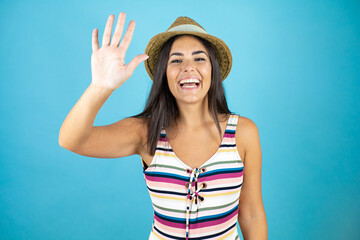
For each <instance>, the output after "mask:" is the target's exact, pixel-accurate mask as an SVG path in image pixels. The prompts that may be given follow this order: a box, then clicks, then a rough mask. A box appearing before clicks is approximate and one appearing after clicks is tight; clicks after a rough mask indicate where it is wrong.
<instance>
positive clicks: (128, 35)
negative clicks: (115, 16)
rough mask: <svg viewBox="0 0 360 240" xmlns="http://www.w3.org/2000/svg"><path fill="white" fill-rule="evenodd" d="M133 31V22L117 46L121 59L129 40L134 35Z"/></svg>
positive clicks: (123, 56)
mask: <svg viewBox="0 0 360 240" xmlns="http://www.w3.org/2000/svg"><path fill="white" fill-rule="evenodd" d="M134 29H135V21H130V23H129V26H128V28H127V30H126V33H125V36H124V38H123V40H122V41H121V43H120V46H119V47H120V48H121V49H122V51H121V55H122V56H121V57H122V58H125V53H126V51H127V49H128V47H129V45H130V42H131V38H132V35H133V33H134Z"/></svg>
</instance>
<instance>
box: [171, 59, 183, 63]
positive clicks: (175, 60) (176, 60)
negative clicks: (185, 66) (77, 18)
mask: <svg viewBox="0 0 360 240" xmlns="http://www.w3.org/2000/svg"><path fill="white" fill-rule="evenodd" d="M179 62H181V60H179V59H174V60H172V61H171V63H179Z"/></svg>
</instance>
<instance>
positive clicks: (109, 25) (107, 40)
mask: <svg viewBox="0 0 360 240" xmlns="http://www.w3.org/2000/svg"><path fill="white" fill-rule="evenodd" d="M114 18H115V16H114V15H113V14H111V15H110V16H109V18H108V20H107V22H106V26H105V31H104V35H103V39H102V46H109V45H110V38H111V29H112V26H113V23H114Z"/></svg>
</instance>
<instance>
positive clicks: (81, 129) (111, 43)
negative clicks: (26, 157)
mask: <svg viewBox="0 0 360 240" xmlns="http://www.w3.org/2000/svg"><path fill="white" fill-rule="evenodd" d="M114 18H115V16H114V15H110V16H109V18H108V21H107V23H106V26H105V31H104V35H103V38H102V46H101V48H100V46H99V39H98V30H97V29H94V30H93V34H92V50H93V52H92V55H91V76H92V82H91V84H90V86H89V87H88V89H87V90H86V91H85V93H84V94H83V95H82V96H81V98H80V100H79V101H78V102H77V103H76V104H75V106H74V107H73V109H72V110H71V111H70V113H69V114H68V116H67V117H66V119H65V120H64V122H63V124H62V126H61V129H60V132H59V144H60V146H62V147H64V148H66V149H68V150H70V151H73V152H75V153H78V154H81V155H84V156H91V157H106V158H108V157H123V156H128V155H132V154H136V153H138V151H139V149H138V146H139V145H140V144H141V142H142V139H141V136H142V135H141V134H140V133H142V130H143V129H141V127H142V126H143V123H142V122H141V120H136V119H123V120H120V121H118V122H116V123H114V124H111V125H107V126H99V127H97V126H96V127H94V126H93V123H94V120H95V117H96V115H97V113H98V111H99V110H100V108H101V107H102V105H103V104H104V103H105V101H106V100H107V99H108V97H109V96H110V95H111V94H112V92H113V91H114V90H115V89H117V88H119V87H120V86H121V85H122V84H123V83H124V82H125V81H126V80H127V79H128V78H129V77H130V76H131V75H132V73H133V71H134V70H135V68H136V67H137V66H138V65H139V63H140V62H142V61H144V60H145V59H146V58H147V57H148V56H147V55H146V54H140V55H138V56H136V57H134V58H133V59H132V61H130V62H129V63H128V64H127V65H125V54H126V51H127V49H128V47H129V45H130V42H131V39H132V35H133V32H134V29H135V22H134V21H130V23H129V27H128V29H127V31H126V33H125V35H124V37H123V39H122V41H121V37H122V34H123V28H124V23H125V13H120V15H119V19H118V22H117V24H116V28H115V31H114V34H113V37H112V39H111V31H112V26H113V23H114Z"/></svg>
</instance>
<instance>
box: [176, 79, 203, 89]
mask: <svg viewBox="0 0 360 240" xmlns="http://www.w3.org/2000/svg"><path fill="white" fill-rule="evenodd" d="M179 85H180V87H181V88H182V89H186V90H191V89H196V88H198V87H199V86H200V80H199V79H197V78H187V79H183V80H181V81H180V82H179Z"/></svg>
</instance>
